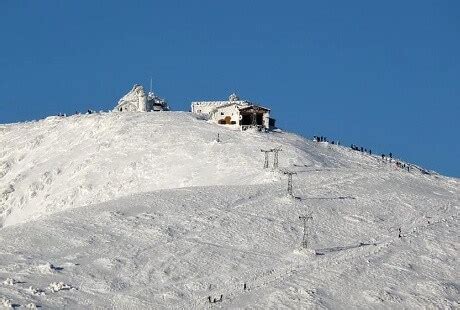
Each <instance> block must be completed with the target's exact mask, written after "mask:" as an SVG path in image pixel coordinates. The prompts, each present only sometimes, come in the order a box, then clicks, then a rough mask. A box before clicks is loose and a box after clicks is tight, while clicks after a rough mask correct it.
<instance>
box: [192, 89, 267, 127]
mask: <svg viewBox="0 0 460 310" xmlns="http://www.w3.org/2000/svg"><path fill="white" fill-rule="evenodd" d="M191 111H192V112H193V113H197V114H205V115H208V116H209V119H211V120H213V121H215V122H216V123H218V124H220V125H226V126H232V127H235V128H240V129H241V130H246V129H248V128H257V129H259V130H262V129H264V130H268V129H270V128H272V127H274V126H275V120H274V119H272V118H270V109H267V108H264V107H261V106H259V105H256V104H254V103H251V102H249V101H246V100H240V99H239V98H238V96H236V95H235V94H231V95H230V97H229V98H228V100H227V101H194V102H192V107H191Z"/></svg>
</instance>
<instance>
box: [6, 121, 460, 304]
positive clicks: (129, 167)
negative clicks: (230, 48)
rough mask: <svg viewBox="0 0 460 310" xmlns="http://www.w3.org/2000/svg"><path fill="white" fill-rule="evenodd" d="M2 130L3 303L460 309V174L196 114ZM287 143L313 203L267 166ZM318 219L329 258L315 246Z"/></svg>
mask: <svg viewBox="0 0 460 310" xmlns="http://www.w3.org/2000/svg"><path fill="white" fill-rule="evenodd" d="M0 133H1V135H0V145H2V146H4V148H3V149H1V150H0V214H1V217H2V218H3V220H2V222H3V224H4V225H5V226H4V227H3V228H0V244H2V247H0V262H1V264H0V306H1V305H2V304H3V305H5V306H10V305H12V306H15V307H19V306H26V305H28V307H34V306H35V305H37V306H41V307H44V308H63V307H67V308H75V309H81V308H136V309H145V308H215V307H223V308H344V307H345V308H356V307H358V308H362V307H366V308H367V307H371V308H374V307H376V308H427V307H429V308H458V307H459V306H460V305H459V303H458V300H459V299H460V298H459V297H460V283H459V281H458V274H459V272H458V271H459V264H458V253H459V252H458V250H459V238H458V237H459V235H458V231H459V225H458V213H459V212H458V211H459V206H460V199H459V197H460V188H459V181H458V180H457V179H453V178H447V177H443V176H440V175H437V174H423V173H422V170H423V169H421V168H418V167H416V166H413V168H412V169H411V172H407V171H403V170H400V169H397V168H396V165H395V163H394V162H388V161H382V160H381V159H380V158H379V157H378V156H370V155H367V154H363V153H360V152H356V151H352V150H350V149H347V148H344V147H340V146H337V145H330V144H327V143H316V142H311V141H307V140H305V139H303V138H301V137H298V136H296V135H293V134H289V133H273V132H272V133H258V132H239V131H232V130H227V129H225V128H223V127H220V126H216V125H214V124H209V123H207V122H205V121H201V120H197V119H195V118H194V117H193V115H191V114H189V113H177V112H166V113H105V114H93V115H78V116H72V117H67V118H58V117H50V118H47V119H45V120H42V121H38V122H29V123H23V124H12V125H2V126H0ZM217 133H220V137H221V139H222V142H221V143H217V142H215V141H214V139H215V136H216V134H217ZM277 146H281V147H282V149H283V151H282V152H281V153H280V170H286V169H288V170H291V171H296V172H297V175H294V177H293V182H294V196H296V197H298V198H291V197H287V196H286V186H287V184H286V182H287V179H286V176H285V175H283V173H282V172H280V171H276V170H275V171H273V170H272V169H262V165H263V154H262V153H261V152H260V149H262V148H264V149H266V148H270V147H277ZM271 160H272V158H271ZM308 212H311V213H312V215H313V220H312V222H310V223H309V244H310V247H311V248H314V249H316V250H317V253H320V254H321V255H315V254H312V253H311V251H310V252H309V251H305V250H302V249H300V242H301V238H302V234H303V230H302V224H301V222H300V221H299V219H298V217H299V216H300V215H302V214H305V213H308ZM398 228H401V230H402V235H403V237H402V238H398ZM243 283H246V284H247V285H248V289H247V290H243ZM221 294H222V295H223V299H222V301H218V302H216V303H209V302H208V297H211V298H212V299H214V298H215V299H219V297H220V295H221Z"/></svg>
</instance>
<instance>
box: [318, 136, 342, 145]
mask: <svg viewBox="0 0 460 310" xmlns="http://www.w3.org/2000/svg"><path fill="white" fill-rule="evenodd" d="M313 141H315V142H329V141H327V137H323V136H313ZM330 143H331V144H337V145H340V141H337V142H335V141H331V142H330Z"/></svg>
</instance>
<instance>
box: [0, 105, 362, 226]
mask: <svg viewBox="0 0 460 310" xmlns="http://www.w3.org/2000/svg"><path fill="white" fill-rule="evenodd" d="M0 132H1V135H0V145H1V146H2V148H1V150H0V168H1V172H0V218H3V222H4V224H5V225H10V224H14V223H17V222H23V221H28V220H31V219H34V218H37V217H39V216H41V215H43V214H51V213H53V212H57V211H60V210H64V209H68V208H72V207H77V206H83V205H88V204H94V203H98V202H102V201H107V200H110V199H114V198H118V197H122V196H125V195H128V194H132V193H138V192H146V191H152V190H158V189H168V188H179V187H188V186H197V185H198V186H205V185H234V184H258V183H263V182H267V181H270V179H271V176H270V175H269V174H267V173H263V172H261V170H260V168H261V166H262V165H263V154H262V153H261V152H260V149H261V148H273V147H277V146H283V147H284V150H283V153H282V155H281V165H285V166H289V165H293V164H302V165H303V164H307V165H313V166H315V167H336V166H349V167H351V166H353V165H354V164H353V162H352V161H353V160H354V159H353V158H351V159H347V157H344V156H340V150H338V149H328V148H325V147H321V146H319V145H318V144H316V143H313V142H307V141H304V140H303V139H301V138H300V137H298V136H295V135H292V134H286V133H270V134H261V133H251V132H244V133H241V132H239V131H230V130H226V129H224V128H221V127H218V126H216V125H213V124H208V123H206V122H205V121H202V120H197V119H196V118H194V117H193V116H192V115H191V114H190V113H179V112H165V113H105V114H91V115H79V116H72V117H66V118H62V117H50V118H47V119H45V120H42V121H38V122H30V123H25V124H14V125H4V126H0ZM217 133H220V137H221V139H222V143H217V142H215V140H216V136H217ZM364 162H365V161H364ZM1 222H2V221H0V223H1Z"/></svg>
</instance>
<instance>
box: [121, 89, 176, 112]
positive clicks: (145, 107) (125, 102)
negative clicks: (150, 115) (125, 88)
mask: <svg viewBox="0 0 460 310" xmlns="http://www.w3.org/2000/svg"><path fill="white" fill-rule="evenodd" d="M114 111H120V112H123V111H139V112H150V111H169V107H168V103H167V102H166V101H165V100H164V99H162V98H160V97H158V96H156V95H155V94H154V93H153V92H152V91H149V93H148V94H146V93H145V91H144V87H142V86H141V85H138V84H135V85H134V86H133V88H132V89H131V91H129V92H128V93H127V94H126V95H124V96H123V97H122V98H121V99H120V100H119V101H118V104H117V106H116V107H115V108H114Z"/></svg>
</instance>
